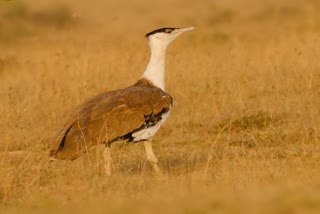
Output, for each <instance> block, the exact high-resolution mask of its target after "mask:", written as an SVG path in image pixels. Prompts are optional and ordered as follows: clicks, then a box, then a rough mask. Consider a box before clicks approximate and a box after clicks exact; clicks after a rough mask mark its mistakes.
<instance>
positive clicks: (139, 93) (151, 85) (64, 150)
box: [50, 27, 194, 175]
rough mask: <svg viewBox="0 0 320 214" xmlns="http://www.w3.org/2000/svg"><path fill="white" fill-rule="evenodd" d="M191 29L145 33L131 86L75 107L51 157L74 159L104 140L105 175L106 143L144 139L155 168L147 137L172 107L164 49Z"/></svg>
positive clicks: (107, 147)
mask: <svg viewBox="0 0 320 214" xmlns="http://www.w3.org/2000/svg"><path fill="white" fill-rule="evenodd" d="M193 29H194V27H182V28H161V29H157V30H154V31H152V32H150V33H148V34H146V37H147V38H148V39H149V45H150V48H151V57H150V60H149V63H148V65H147V67H146V70H145V71H144V73H143V75H142V77H141V78H140V79H139V80H138V81H137V82H136V83H135V84H134V85H132V86H129V87H127V88H123V89H119V90H114V91H109V92H103V93H101V94H99V95H97V96H95V97H93V98H91V99H89V100H87V101H86V102H84V103H83V104H82V105H80V106H78V107H77V108H76V109H75V111H74V112H73V114H72V115H71V116H70V118H69V119H68V120H67V122H66V123H65V125H64V127H63V128H62V130H61V131H60V132H59V134H58V136H57V138H56V140H55V141H54V143H53V145H52V148H51V151H50V159H51V160H54V159H61V160H74V159H76V158H78V157H79V156H80V155H81V154H82V153H83V152H85V151H87V149H88V148H89V147H92V146H96V145H99V144H105V145H106V148H105V150H104V152H103V156H104V159H105V170H106V173H107V174H108V175H109V174H110V173H111V171H110V163H111V156H110V146H111V143H113V142H115V141H119V140H125V141H129V142H139V141H144V146H145V149H146V153H147V159H148V160H149V161H150V162H151V164H152V166H153V169H154V171H155V172H156V173H159V172H160V169H159V166H158V160H157V158H156V156H155V155H154V153H153V149H152V144H151V141H152V138H153V136H154V135H155V133H156V132H157V131H158V130H159V128H160V126H161V125H162V124H163V123H164V122H165V120H166V119H167V118H168V115H169V113H170V109H171V107H172V97H171V96H170V95H169V94H168V93H167V92H165V56H166V49H167V46H168V45H169V44H170V43H171V42H172V41H173V40H174V39H175V38H177V37H178V36H179V35H180V34H181V33H183V32H186V31H189V30H193Z"/></svg>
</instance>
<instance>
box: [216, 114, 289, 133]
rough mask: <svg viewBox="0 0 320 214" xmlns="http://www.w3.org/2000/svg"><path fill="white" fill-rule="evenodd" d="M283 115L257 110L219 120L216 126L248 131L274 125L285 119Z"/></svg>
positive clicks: (219, 128)
mask: <svg viewBox="0 0 320 214" xmlns="http://www.w3.org/2000/svg"><path fill="white" fill-rule="evenodd" d="M284 119H285V117H284V115H283V114H282V115H272V114H271V113H268V112H257V113H251V114H248V115H244V116H241V117H238V118H235V119H226V120H224V121H222V122H220V123H219V124H218V125H217V126H216V129H217V130H221V129H223V130H225V131H232V132H241V131H250V130H262V129H266V128H268V127H270V126H275V125H277V124H279V123H283V122H284V121H285V120H284Z"/></svg>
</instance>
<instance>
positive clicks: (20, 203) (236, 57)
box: [0, 0, 320, 213]
mask: <svg viewBox="0 0 320 214" xmlns="http://www.w3.org/2000/svg"><path fill="white" fill-rule="evenodd" d="M12 2H13V1H3V2H0V4H1V5H3V4H11V3H12ZM48 5H50V2H49V1H32V2H31V1H29V2H26V3H25V6H26V7H25V9H21V10H20V13H18V12H17V14H18V15H17V14H16V15H14V14H13V13H11V18H10V20H11V21H12V22H10V24H12V25H11V27H13V26H15V25H14V24H16V25H17V26H19V25H21V23H23V24H24V25H25V26H27V27H28V30H29V33H28V34H19V35H18V36H15V37H14V38H12V39H7V38H6V39H3V40H1V43H0V47H1V55H0V99H1V105H0V115H1V124H0V133H1V135H0V136H1V137H0V139H1V140H0V150H1V154H0V175H1V176H0V212H1V213H21V212H22V211H23V212H24V213H44V212H46V213H69V212H72V213H74V212H75V211H76V212H77V213H87V212H90V213H106V212H108V213H125V212H131V213H141V212H148V213H150V212H152V213H164V212H166V213H211V212H217V213H306V212H309V213H319V211H320V193H319V192H320V170H319V165H320V125H319V124H320V117H319V114H320V108H319V106H320V91H319V87H320V75H319V69H320V61H319V59H320V52H319V50H320V39H319V33H320V32H319V31H320V25H319V21H320V15H319V14H318V13H317V11H318V10H319V9H320V4H319V3H318V1H315V0H314V1H312V0H309V1H289V0H280V1H278V0H277V1H276V0H272V1H268V3H265V1H262V0H260V1H251V0H242V1H240V0H238V1H216V2H211V1H209V0H204V1H202V2H201V3H200V2H198V1H182V0H176V1H174V2H171V1H159V2H156V3H153V2H152V3H151V2H147V1H146V2H144V1H142V0H141V1H136V2H129V1H127V2H122V3H120V2H119V3H118V1H108V3H103V2H99V1H92V3H90V4H89V2H87V1H83V2H82V1H80V2H79V1H77V2H75V1H71V0H70V1H68V4H66V5H63V7H61V8H64V9H63V11H65V12H64V13H62V12H61V13H62V14H68V15H61V13H53V12H48V11H56V10H48V8H50V6H48ZM26 8H28V9H26ZM65 8H69V9H68V10H66V9H65ZM155 8H156V9H155ZM21 11H22V12H21ZM23 11H25V12H23ZM27 11H28V12H27ZM32 11H33V12H32ZM35 11H37V12H35ZM43 11H47V12H43ZM66 11H69V12H66ZM0 12H1V11H0ZM21 13H22V15H21ZM2 14H6V13H2ZM19 14H20V15H19ZM26 14H28V15H26ZM34 14H38V15H39V14H41V15H42V16H41V17H42V18H43V17H47V18H48V17H50V18H49V20H51V21H47V22H43V20H42V21H40V22H35V21H34V19H33V18H30V17H34ZM48 14H49V15H48ZM12 16H14V17H15V19H14V20H13V19H12ZM16 16H28V17H29V18H26V17H24V19H23V22H22V21H21V19H20V18H19V17H16ZM56 16H58V17H60V16H66V17H67V20H69V19H73V18H71V17H77V20H79V22H82V24H77V25H76V26H74V25H73V24H74V22H72V21H71V22H69V23H70V24H68V25H67V26H66V25H63V26H64V27H63V28H57V25H56V24H57V23H56V22H55V21H52V20H56ZM60 18H61V17H60ZM8 20H9V18H8V16H4V15H3V16H2V17H1V19H0V24H3V25H4V23H5V22H6V21H8ZM57 20H59V18H58V19H57ZM38 21H39V20H38ZM38 23H42V24H41V25H39V24H38ZM44 23H45V24H44ZM43 25H45V27H44V26H43ZM185 25H195V26H197V27H198V29H197V30H196V31H193V32H190V33H188V34H186V35H183V36H181V38H179V39H177V41H175V42H174V44H172V45H171V47H170V48H169V52H168V61H167V90H168V91H169V92H170V93H171V94H172V95H173V97H174V109H173V112H172V114H171V117H170V119H169V120H168V122H167V123H166V124H165V125H164V126H163V128H162V129H161V131H160V132H159V133H158V134H157V135H156V138H155V143H154V148H155V152H156V154H157V155H158V157H159V160H160V165H161V168H162V169H163V171H164V176H163V177H161V178H159V177H156V176H154V175H153V174H152V171H151V167H150V165H149V164H148V162H147V161H146V158H145V153H144V149H143V145H141V144H134V145H123V144H121V143H118V144H117V145H115V146H114V147H113V148H112V150H113V151H112V152H113V166H112V167H113V171H114V174H113V175H112V176H111V177H110V178H107V177H105V176H104V174H103V170H102V167H101V158H100V157H99V149H100V148H97V149H96V150H93V151H92V154H91V155H89V156H84V157H83V158H82V159H79V160H77V161H74V162H54V163H49V162H48V161H47V150H48V148H49V145H50V142H51V140H52V138H53V137H54V136H55V135H56V133H57V131H58V130H59V127H60V126H61V125H62V124H63V123H64V121H65V119H66V117H67V115H68V114H69V113H70V111H71V110H72V109H73V108H74V107H75V106H76V105H78V104H79V103H81V102H82V101H83V100H85V99H86V98H88V97H90V96H91V95H94V94H96V93H98V92H101V91H103V90H111V89H115V88H120V87H124V86H127V85H129V84H131V83H133V82H134V81H135V80H137V78H139V76H140V75H141V73H142V71H143V69H144V66H145V65H146V63H147V60H148V56H149V54H148V47H147V45H146V40H145V39H143V37H142V36H143V34H144V33H146V32H147V31H148V30H152V29H154V28H157V27H163V26H185Z"/></svg>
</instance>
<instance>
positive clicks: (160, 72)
mask: <svg viewBox="0 0 320 214" xmlns="http://www.w3.org/2000/svg"><path fill="white" fill-rule="evenodd" d="M150 48H151V57H150V60H149V63H148V65H147V68H146V70H145V71H144V73H143V75H142V78H146V79H148V80H149V81H151V82H152V84H153V85H155V86H157V87H159V88H161V89H162V90H165V61H166V49H167V46H160V45H153V44H150Z"/></svg>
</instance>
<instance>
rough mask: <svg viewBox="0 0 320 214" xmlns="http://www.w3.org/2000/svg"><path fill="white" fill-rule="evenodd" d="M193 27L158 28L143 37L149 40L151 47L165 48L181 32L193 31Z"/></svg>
mask: <svg viewBox="0 0 320 214" xmlns="http://www.w3.org/2000/svg"><path fill="white" fill-rule="evenodd" d="M193 29H195V27H181V28H173V27H167V28H160V29H157V30H154V31H151V32H149V33H147V34H146V35H145V36H146V37H147V38H148V39H149V43H150V45H151V46H154V45H156V46H163V47H166V46H167V45H169V44H170V43H171V42H172V41H173V40H175V39H176V38H177V37H178V36H179V35H180V34H182V33H183V32H186V31H189V30H193Z"/></svg>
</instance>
